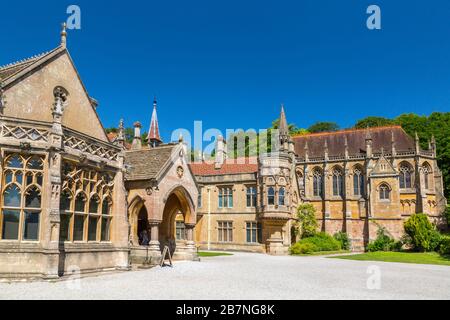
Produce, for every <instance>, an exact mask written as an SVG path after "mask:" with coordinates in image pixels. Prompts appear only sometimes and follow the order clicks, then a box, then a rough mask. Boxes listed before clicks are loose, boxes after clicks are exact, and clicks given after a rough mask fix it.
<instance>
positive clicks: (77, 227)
mask: <svg viewBox="0 0 450 320" xmlns="http://www.w3.org/2000/svg"><path fill="white" fill-rule="evenodd" d="M83 235H84V216H82V215H75V218H74V226H73V240H74V241H83Z"/></svg>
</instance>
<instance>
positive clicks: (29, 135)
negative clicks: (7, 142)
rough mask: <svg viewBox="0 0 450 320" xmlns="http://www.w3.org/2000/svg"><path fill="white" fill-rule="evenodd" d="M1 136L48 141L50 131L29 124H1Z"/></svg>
mask: <svg viewBox="0 0 450 320" xmlns="http://www.w3.org/2000/svg"><path fill="white" fill-rule="evenodd" d="M0 137H3V138H14V139H18V140H22V139H28V140H32V141H45V142H47V141H48V137H49V132H48V131H47V130H42V129H36V128H33V127H27V126H12V125H7V124H3V125H1V126H0Z"/></svg>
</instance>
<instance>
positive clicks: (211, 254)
mask: <svg viewBox="0 0 450 320" xmlns="http://www.w3.org/2000/svg"><path fill="white" fill-rule="evenodd" d="M197 254H198V256H199V257H218V256H232V255H233V254H232V253H227V252H212V251H199V252H197Z"/></svg>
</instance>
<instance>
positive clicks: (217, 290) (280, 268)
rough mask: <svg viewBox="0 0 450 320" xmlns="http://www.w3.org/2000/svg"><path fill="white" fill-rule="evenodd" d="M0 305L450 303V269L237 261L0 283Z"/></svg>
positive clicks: (256, 258)
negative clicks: (86, 302) (276, 301)
mask: <svg viewBox="0 0 450 320" xmlns="http://www.w3.org/2000/svg"><path fill="white" fill-rule="evenodd" d="M368 272H369V273H368ZM378 279H379V280H380V281H378ZM378 287H379V289H378ZM0 299H181V300H183V299H199V300H202V299H213V300H231V299H234V300H241V299H389V300H390V299H450V267H445V266H433V265H416V264H401V263H384V262H366V261H350V260H340V259H327V258H324V257H289V256H287V257H273V256H268V255H263V254H251V253H235V254H234V255H233V256H221V257H211V258H202V261H201V262H177V263H175V265H174V267H173V268H169V267H166V268H160V267H155V268H152V269H148V270H142V271H131V272H123V273H115V274H110V275H102V276H98V277H88V278H84V279H81V280H75V281H60V282H55V283H49V282H32V283H11V284H9V283H0Z"/></svg>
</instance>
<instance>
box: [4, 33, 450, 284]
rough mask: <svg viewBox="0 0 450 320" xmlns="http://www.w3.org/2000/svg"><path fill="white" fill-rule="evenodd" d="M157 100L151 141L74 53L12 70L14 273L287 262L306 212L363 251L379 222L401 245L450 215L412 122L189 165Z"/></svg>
mask: <svg viewBox="0 0 450 320" xmlns="http://www.w3.org/2000/svg"><path fill="white" fill-rule="evenodd" d="M156 107H157V106H156V101H155V103H154V109H153V114H152V121H151V127H150V130H149V134H148V137H147V140H148V145H145V146H144V145H143V143H142V141H141V124H140V123H139V122H135V123H134V130H135V133H134V139H133V142H132V143H131V144H128V143H127V142H126V141H125V133H124V124H123V121H120V124H119V127H118V130H117V133H112V134H107V133H106V132H105V130H104V128H103V125H102V124H101V121H100V119H99V117H98V114H97V111H96V108H97V101H96V100H95V99H94V98H92V97H91V96H90V95H89V94H88V92H87V90H86V88H85V86H84V84H83V82H82V81H81V77H80V75H79V74H78V71H77V69H76V68H75V65H74V62H73V60H72V58H71V56H70V54H69V52H68V49H67V47H66V30H65V28H63V30H62V32H61V42H60V45H59V46H58V47H57V48H55V49H53V50H51V51H49V52H46V53H44V54H41V55H37V56H34V57H32V58H29V59H26V60H22V61H18V62H15V63H11V64H8V65H5V66H2V67H0V191H1V192H0V205H1V208H0V278H11V279H18V278H40V279H58V278H60V277H62V276H64V275H67V274H71V273H72V272H73V271H80V272H82V273H97V272H102V271H109V270H129V269H130V267H131V266H132V265H139V264H143V263H145V264H157V263H159V261H160V259H161V251H162V249H163V248H164V247H166V246H167V247H168V248H169V250H170V252H171V254H172V255H173V257H174V258H175V259H190V260H192V259H197V254H196V252H197V249H198V247H200V248H201V249H222V250H245V251H255V252H265V253H268V254H274V255H282V254H287V253H288V248H289V246H290V245H291V243H292V242H293V241H295V239H293V238H294V237H292V235H291V228H292V225H293V223H294V221H295V217H296V210H297V207H298V206H299V205H300V204H302V203H312V204H313V205H314V206H315V207H316V209H317V218H318V220H319V221H320V225H321V228H322V230H324V231H326V232H329V233H331V234H333V233H335V232H338V231H345V232H347V233H348V235H349V238H350V239H351V242H352V248H353V249H355V250H361V249H363V248H364V245H365V244H367V242H368V241H369V240H370V239H373V238H374V237H375V235H376V231H377V228H378V227H377V225H383V226H385V227H386V228H387V229H388V231H389V232H390V233H391V234H392V235H393V236H395V237H400V236H401V234H402V221H403V220H404V219H405V218H407V217H408V216H409V215H411V214H412V213H415V212H424V213H426V214H428V215H429V216H430V217H431V218H433V219H435V220H437V221H438V220H439V218H440V216H441V213H442V212H443V210H444V208H445V206H446V199H445V198H444V195H443V182H442V174H441V172H440V170H439V168H438V166H437V163H436V145H435V141H431V142H430V147H429V148H428V150H422V149H421V148H420V146H419V142H418V139H417V138H416V139H413V138H410V137H409V136H408V135H407V134H406V133H405V132H404V131H403V130H402V129H401V128H400V127H395V126H394V127H382V128H372V129H367V130H346V131H339V132H333V133H319V134H308V135H302V136H290V134H289V132H288V125H287V121H286V115H285V112H284V109H283V108H282V110H281V115H280V127H279V132H280V135H279V146H280V147H279V150H277V152H272V153H269V154H262V155H260V156H259V157H258V158H247V159H241V160H242V161H236V160H235V159H229V158H228V157H227V151H226V149H227V146H226V143H225V141H224V140H223V139H218V141H217V148H216V159H215V161H213V162H204V161H201V162H195V163H189V161H188V156H187V154H188V152H187V149H186V144H185V143H184V142H183V139H182V137H180V140H179V141H178V142H175V143H163V142H162V139H161V137H160V134H159V126H158V121H157V116H156Z"/></svg>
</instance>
